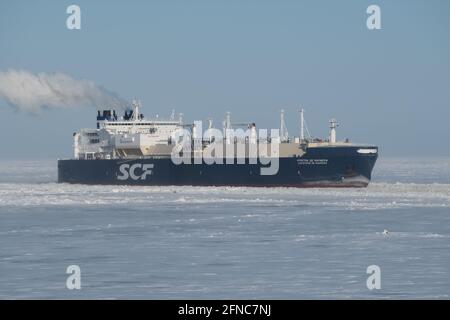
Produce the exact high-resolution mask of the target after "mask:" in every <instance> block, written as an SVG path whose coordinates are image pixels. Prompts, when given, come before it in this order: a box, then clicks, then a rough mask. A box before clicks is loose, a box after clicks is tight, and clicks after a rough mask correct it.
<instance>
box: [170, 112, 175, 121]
mask: <svg viewBox="0 0 450 320" xmlns="http://www.w3.org/2000/svg"><path fill="white" fill-rule="evenodd" d="M170 120H171V121H173V120H175V109H172V114H171V115H170Z"/></svg>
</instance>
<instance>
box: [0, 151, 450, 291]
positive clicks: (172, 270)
mask: <svg viewBox="0 0 450 320" xmlns="http://www.w3.org/2000/svg"><path fill="white" fill-rule="evenodd" d="M55 181H56V161H0V298H3V299H16V298H39V299H41V298H50V299H57V298H69V299H72V298H73V299H81V298H88V299H91V298H98V299H111V298H127V299H128V298H150V299H201V298H207V299H211V298H217V299H223V298H235V299H239V298H245V299H252V298H268V299H283V298H285V299H301V298H306V299H310V298H318V299H343V298H361V299H374V298H383V299H384V298H399V299H409V298H413V299H416V298H431V299H449V298H450V159H449V158H435V159H411V158H404V159H395V158H385V159H383V158H381V159H379V161H378V162H377V165H376V168H375V171H374V177H373V183H372V184H371V185H370V186H369V187H368V188H365V189H292V188H273V189H269V188H234V187H233V188H231V187H230V188H226V187H220V188H218V187H217V188H216V187H129V186H124V187H121V186H85V185H69V184H57V183H56V182H55ZM385 229H387V230H389V234H387V235H385V234H383V230H385ZM69 265H78V266H79V267H80V268H81V290H68V289H67V288H66V278H67V277H68V275H67V274H66V268H67V267H68V266H69ZM370 265H378V266H379V267H380V269H381V289H380V290H376V289H375V290H369V289H368V288H367V286H366V280H367V277H368V276H369V275H368V274H367V273H366V269H367V267H368V266H370Z"/></svg>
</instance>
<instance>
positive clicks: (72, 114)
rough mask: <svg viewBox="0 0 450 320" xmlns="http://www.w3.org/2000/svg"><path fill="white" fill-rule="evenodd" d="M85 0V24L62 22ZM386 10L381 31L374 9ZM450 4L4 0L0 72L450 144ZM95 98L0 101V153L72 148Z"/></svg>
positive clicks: (45, 154) (185, 107)
mask: <svg viewBox="0 0 450 320" xmlns="http://www.w3.org/2000/svg"><path fill="white" fill-rule="evenodd" d="M70 4H77V5H79V6H80V7H81V11H82V25H81V26H82V29H81V30H79V31H71V30H68V29H67V28H66V24H65V21H66V18H67V16H68V15H67V14H66V12H65V11H66V7H67V6H68V5H70ZM369 4H377V5H379V6H380V7H381V10H382V30H378V31H369V30H368V29H367V27H366V18H367V14H366V8H367V6H368V5H369ZM449 17H450V1H447V0H441V1H438V0H434V1H433V0H432V1H430V0H427V1H425V0H420V1H419V0H411V1H407V0H391V1H379V0H372V1H366V0H342V1H336V0H329V1H317V0H310V1H300V0H297V1H264V0H262V1H245V0H240V1H212V0H209V1H208V0H204V1H98V0H90V1H12V0H0V70H3V71H5V70H8V69H23V70H28V71H31V72H47V73H50V72H56V71H60V72H64V73H67V74H69V75H71V76H74V77H76V78H86V79H91V80H93V81H95V82H96V83H98V84H99V85H102V86H104V87H105V88H108V89H109V90H111V91H115V92H117V93H119V94H120V95H122V96H124V97H125V98H128V99H131V98H133V97H137V98H139V99H141V101H142V103H143V108H144V109H143V112H144V113H145V114H146V115H150V114H160V115H167V116H168V115H169V114H170V112H171V109H172V108H175V109H176V110H177V112H183V113H184V115H185V119H186V120H191V121H193V120H197V119H206V118H208V117H213V118H214V119H216V121H215V125H217V126H220V123H219V121H221V120H222V118H223V115H224V113H225V112H226V111H227V110H229V111H231V112H232V119H233V121H236V122H242V121H255V122H256V123H257V124H258V125H259V127H265V128H272V127H277V126H278V125H279V110H280V109H281V108H284V109H285V110H286V114H287V125H288V129H289V131H290V133H291V134H293V133H296V134H297V132H298V126H297V110H298V108H299V106H300V105H302V106H304V108H305V109H306V117H307V121H308V125H309V128H310V131H311V132H312V133H313V134H314V135H318V136H326V135H327V131H328V128H327V127H328V120H329V119H330V118H331V117H336V118H337V119H338V120H339V121H340V123H341V127H340V128H339V131H338V138H344V137H350V138H351V139H352V140H354V141H358V142H366V143H374V144H377V145H379V147H380V150H381V155H382V156H383V155H393V156H396V155H415V156H424V155H430V156H440V155H447V156H448V155H450V143H449V142H448V140H449V138H450V125H449V119H450V18H449ZM95 113H96V112H95V109H94V108H92V107H88V106H80V108H74V109H67V110H59V111H54V110H53V111H52V110H45V111H43V112H42V113H41V114H40V115H34V116H33V115H29V114H25V113H20V112H17V111H15V110H13V108H11V107H10V106H9V105H8V104H7V103H6V101H4V100H1V99H0V136H1V139H0V150H1V151H0V157H1V158H32V157H37V158H57V157H67V156H70V155H71V152H72V151H71V148H72V132H74V131H76V130H77V129H78V128H80V127H93V126H94V125H95Z"/></svg>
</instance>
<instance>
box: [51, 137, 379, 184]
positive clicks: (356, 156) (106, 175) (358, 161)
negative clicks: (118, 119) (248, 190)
mask: <svg viewBox="0 0 450 320" xmlns="http://www.w3.org/2000/svg"><path fill="white" fill-rule="evenodd" d="M371 148H372V149H373V148H375V149H376V147H371ZM358 150H360V147H357V146H345V147H342V146H341V147H338V146H336V147H320V148H310V149H307V152H306V153H305V154H304V155H303V156H301V157H286V158H280V159H279V169H278V172H277V173H276V174H274V175H261V174H260V172H261V167H267V166H263V165H261V164H260V163H259V162H258V164H249V163H248V161H247V162H246V164H233V165H227V164H222V165H219V164H213V165H208V164H205V163H202V164H180V165H176V164H174V163H173V162H172V160H171V159H170V157H168V158H143V159H132V160H131V159H111V160H59V161H58V181H59V182H66V183H83V184H125V185H194V186H255V187H262V186H266V187H277V186H283V187H365V186H367V185H368V183H369V181H370V179H371V173H372V169H373V167H374V165H375V162H376V159H377V156H378V153H370V154H361V153H359V152H358ZM247 160H248V159H247Z"/></svg>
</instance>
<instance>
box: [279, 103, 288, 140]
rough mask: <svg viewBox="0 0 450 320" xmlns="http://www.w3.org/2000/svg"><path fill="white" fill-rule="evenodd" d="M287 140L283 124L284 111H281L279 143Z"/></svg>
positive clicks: (284, 124)
mask: <svg viewBox="0 0 450 320" xmlns="http://www.w3.org/2000/svg"><path fill="white" fill-rule="evenodd" d="M288 138H289V133H288V131H287V127H286V123H285V122H284V110H283V109H281V115H280V139H281V141H287V140H288Z"/></svg>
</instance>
